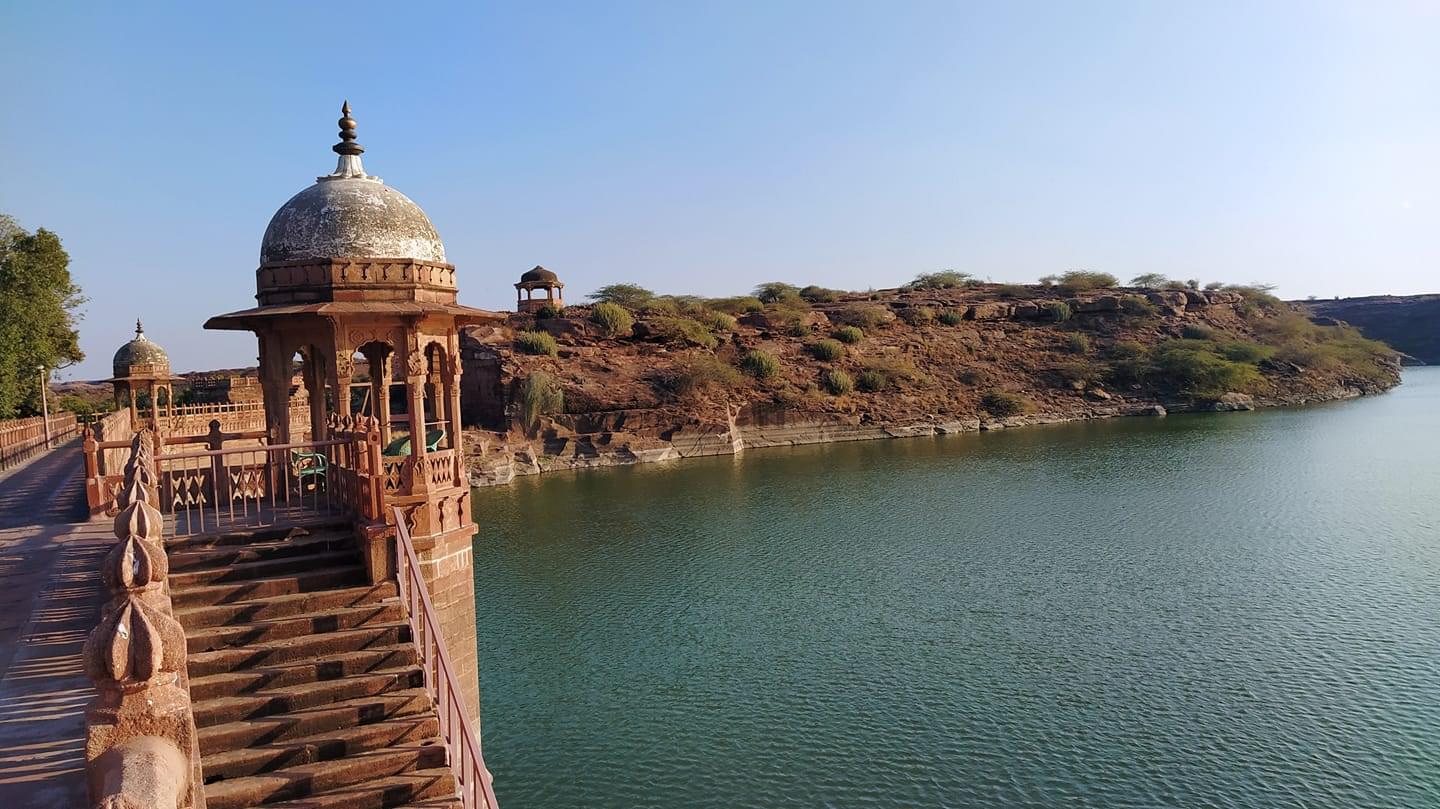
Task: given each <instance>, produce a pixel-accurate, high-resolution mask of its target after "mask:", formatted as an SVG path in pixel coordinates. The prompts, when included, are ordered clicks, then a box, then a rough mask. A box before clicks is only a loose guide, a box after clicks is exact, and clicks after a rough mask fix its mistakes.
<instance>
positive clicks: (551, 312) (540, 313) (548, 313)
mask: <svg viewBox="0 0 1440 809" xmlns="http://www.w3.org/2000/svg"><path fill="white" fill-rule="evenodd" d="M559 316H560V309H559V307H557V306H555V305H553V304H549V303H547V304H545V305H544V306H542V307H540V308H539V309H536V310H535V319H536V320H549V319H550V318H552V317H559Z"/></svg>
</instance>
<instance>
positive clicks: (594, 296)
mask: <svg viewBox="0 0 1440 809" xmlns="http://www.w3.org/2000/svg"><path fill="white" fill-rule="evenodd" d="M589 298H590V300H592V301H599V302H601V303H614V304H619V305H620V306H623V307H625V308H626V309H638V308H640V307H641V306H644V305H645V304H647V303H649V302H650V301H653V300H655V293H654V292H651V291H650V290H648V289H646V288H645V287H642V286H640V285H639V284H610V285H608V286H603V287H600V288H599V289H597V290H595V291H594V292H591V293H590V295H589Z"/></svg>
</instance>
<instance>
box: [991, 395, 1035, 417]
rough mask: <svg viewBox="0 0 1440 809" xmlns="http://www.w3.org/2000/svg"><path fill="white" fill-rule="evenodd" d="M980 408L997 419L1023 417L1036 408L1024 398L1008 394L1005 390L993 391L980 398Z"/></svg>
mask: <svg viewBox="0 0 1440 809" xmlns="http://www.w3.org/2000/svg"><path fill="white" fill-rule="evenodd" d="M980 406H981V407H983V408H985V412H987V413H989V414H990V415H992V416H995V417H997V418H1004V417H1006V416H1019V415H1023V414H1025V413H1029V412H1030V411H1031V410H1033V409H1034V407H1035V405H1034V404H1033V403H1031V401H1030V400H1029V399H1026V398H1025V397H1024V396H1021V395H1020V394H1018V393H1007V392H1005V391H1003V390H992V391H990V392H989V393H986V394H985V395H984V396H982V397H980Z"/></svg>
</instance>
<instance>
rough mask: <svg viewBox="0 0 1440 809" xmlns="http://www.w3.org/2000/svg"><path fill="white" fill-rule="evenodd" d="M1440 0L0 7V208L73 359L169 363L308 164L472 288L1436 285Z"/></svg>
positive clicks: (241, 303) (475, 298)
mask: <svg viewBox="0 0 1440 809" xmlns="http://www.w3.org/2000/svg"><path fill="white" fill-rule="evenodd" d="M1437 43H1440V3H1437V2H1434V0H1416V1H1415V2H1385V1H1384V0H1366V1H1364V2H1362V0H1355V2H1347V3H1337V2H1325V1H1324V0H1295V2H1283V3H1282V2H1272V3H1264V2H1260V3H1256V2H1247V3H1228V2H1204V3H1199V2H1191V3H1180V2H1129V3H1121V2H1088V3H1071V2H1052V3H1024V2H994V3H985V4H981V3H971V4H967V3H959V2H945V3H925V2H899V1H897V2H837V1H835V0H830V1H829V2H799V1H798V0H778V1H777V0H765V1H764V2H738V1H736V0H727V1H725V2H711V3H691V2H659V0H656V1H655V2H647V3H618V2H617V3H599V2H587V3H574V4H566V3H559V2H547V3H518V2H517V3H511V4H504V5H497V4H493V3H484V4H474V3H470V4H465V5H464V6H455V7H447V6H439V5H429V4H426V3H419V2H408V3H395V2H390V3H384V4H369V3H361V2H349V3H339V4H336V3H327V4H299V3H275V4H263V3H205V4H194V3H186V4H175V5H173V6H171V7H169V8H165V7H162V6H161V5H160V4H154V3H96V4H83V5H82V4H70V3H47V2H32V3H27V4H24V5H20V4H18V3H16V2H15V0H0V69H3V75H4V82H3V87H4V90H3V101H4V106H3V109H4V112H3V115H0V211H5V212H8V213H10V214H12V215H14V216H15V217H17V218H18V219H19V220H20V221H21V223H22V224H24V225H26V226H28V227H32V228H33V227H38V226H44V227H47V228H50V229H52V230H55V231H57V232H59V233H60V235H61V236H62V238H63V239H64V240H65V244H66V246H67V248H68V249H69V250H70V253H71V256H72V258H73V263H72V268H73V271H74V274H75V276H76V278H77V279H78V281H79V283H80V284H81V285H83V287H84V289H85V292H86V293H87V294H88V295H89V296H90V298H91V302H90V303H89V304H88V306H87V308H86V315H85V319H84V321H83V323H82V331H81V336H82V340H81V344H82V347H83V348H84V350H85V351H86V352H87V353H88V354H89V357H90V358H89V359H88V360H87V361H86V362H85V363H84V364H83V365H81V366H79V367H78V368H76V369H73V370H72V371H69V372H67V373H66V374H65V375H64V376H65V377H67V378H96V377H103V376H105V375H107V374H108V363H109V359H110V355H111V353H112V352H113V350H114V349H115V347H116V346H118V345H119V344H120V343H121V342H123V341H124V340H125V339H128V336H129V333H130V330H131V328H132V326H131V324H132V322H133V321H134V319H135V316H136V315H142V316H143V317H144V318H145V320H146V322H147V331H148V332H149V334H150V336H151V337H152V339H155V340H157V341H158V342H160V343H161V344H162V345H164V346H166V347H167V348H168V349H169V351H170V354H171V357H172V359H173V361H174V365H175V368H176V370H177V371H178V370H189V369H199V368H211V367H217V366H225V365H242V364H250V363H253V362H254V356H255V342H254V338H253V337H251V336H249V335H246V334H231V333H223V332H221V333H216V332H205V331H203V330H202V329H201V328H200V326H201V324H202V323H203V322H204V320H205V318H206V317H207V316H209V315H212V314H215V313H219V312H224V311H229V310H232V309H239V308H243V307H245V306H247V305H250V304H251V303H252V302H253V295H254V270H255V267H256V265H257V261H258V250H259V243H260V237H261V234H262V233H263V232H264V229H265V225H266V223H267V222H268V221H269V218H270V215H271V214H272V213H273V212H274V211H275V209H276V208H277V207H279V206H280V204H281V203H283V202H284V201H285V200H286V199H288V198H289V197H290V195H291V194H293V193H295V192H297V191H299V190H300V189H301V188H303V187H304V186H305V185H307V184H308V183H310V182H311V181H313V179H314V177H315V176H316V175H318V174H322V173H326V172H328V171H330V170H331V168H332V167H333V164H334V156H333V154H332V153H331V152H330V151H329V148H330V145H331V144H332V143H334V142H335V139H336V127H335V120H336V118H337V117H338V114H337V112H338V107H339V104H340V100H341V99H342V98H344V97H348V98H349V99H350V100H351V102H352V104H353V105H354V108H355V116H356V118H357V119H358V120H359V122H360V126H359V131H360V142H361V143H363V144H364V145H365V146H366V147H367V149H368V151H367V153H366V155H365V163H366V167H367V169H369V170H370V172H371V173H372V174H377V175H379V176H381V177H383V178H385V180H386V182H387V183H389V184H390V185H393V186H395V187H396V188H398V189H400V190H401V191H403V192H405V193H406V194H407V195H409V196H410V197H411V198H412V199H414V200H416V201H417V202H419V203H420V204H421V206H423V207H424V208H425V210H426V211H427V212H428V213H429V214H430V216H431V218H432V219H433V220H434V222H435V224H436V226H437V227H438V228H439V231H440V234H441V236H442V237H443V238H444V240H445V244H446V248H447V251H448V253H449V256H450V259H451V261H453V262H454V263H455V264H456V265H457V266H458V267H459V270H460V273H461V274H460V283H461V300H462V301H464V302H465V303H468V304H471V305H474V306H481V307H487V308H504V307H508V306H509V305H510V304H511V302H512V300H513V298H512V296H513V291H512V290H511V287H510V284H511V283H513V281H514V279H515V277H516V276H518V275H519V274H520V273H521V272H523V271H524V270H526V269H528V268H530V267H531V266H532V265H534V264H537V263H538V264H544V265H546V266H548V267H550V268H551V269H554V270H556V271H557V272H558V273H560V275H561V277H562V278H563V279H564V280H565V281H566V282H567V284H568V285H567V287H566V290H567V292H568V293H569V294H570V295H571V297H572V298H574V299H581V298H583V296H584V294H585V293H586V292H589V291H591V290H593V289H594V288H596V287H597V286H600V285H602V284H606V283H611V282H616V281H633V282H637V283H641V284H644V285H646V286H650V287H652V288H654V289H656V290H659V291H662V292H675V293H697V294H704V295H722V294H736V293H741V292H744V291H746V290H748V289H749V288H750V287H751V286H753V285H754V284H756V283H758V282H761V281H768V280H786V281H792V282H795V283H800V284H807V283H818V284H822V285H825V286H831V287H843V288H858V289H864V288H870V287H884V286H893V285H896V284H899V283H902V282H904V281H906V280H908V279H909V278H911V277H913V276H914V275H915V274H916V273H918V272H922V271H929V270H935V269H941V268H957V269H961V270H965V271H967V272H971V273H974V274H976V275H978V276H981V277H987V278H993V279H995V280H1005V281H1024V280H1033V279H1034V278H1036V277H1038V276H1040V275H1044V274H1047V273H1051V272H1056V271H1063V270H1065V269H1069V268H1077V267H1084V268H1093V269H1101V270H1107V271H1110V272H1113V273H1115V274H1116V275H1119V276H1121V277H1122V278H1129V277H1131V276H1134V275H1136V274H1138V273H1141V272H1149V271H1158V272H1163V273H1166V274H1169V275H1172V276H1175V277H1179V278H1192V277H1193V278H1199V279H1201V280H1204V281H1210V280H1223V281H1242V282H1243V281H1250V280H1262V281H1269V282H1272V283H1276V284H1279V285H1280V293H1281V294H1283V295H1286V296H1292V297H1303V296H1306V295H1312V294H1313V295H1320V296H1330V295H1359V294H1371V293H1382V292H1393V293H1411V292H1440V191H1437V189H1440V45H1437Z"/></svg>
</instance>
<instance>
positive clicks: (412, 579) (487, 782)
mask: <svg viewBox="0 0 1440 809" xmlns="http://www.w3.org/2000/svg"><path fill="white" fill-rule="evenodd" d="M392 511H393V516H392V519H393V520H394V522H395V557H396V559H395V561H396V567H397V569H396V572H395V581H396V584H397V585H398V586H399V589H400V603H401V604H402V605H403V606H404V608H405V618H406V620H408V621H409V623H410V636H411V637H412V638H413V639H414V641H415V646H416V648H417V649H418V650H419V652H420V667H421V668H422V669H423V670H424V672H425V688H426V690H428V691H429V692H430V698H431V699H432V700H434V702H435V711H436V712H437V713H438V714H439V715H440V736H441V738H443V739H444V740H445V746H446V748H448V749H449V751H450V769H451V771H453V772H454V773H455V777H456V779H457V780H458V781H459V788H460V789H459V791H460V801H461V804H462V806H463V807H464V809H499V804H498V803H497V802H496V801H495V790H494V787H492V786H491V782H492V781H493V780H494V779H493V778H492V777H491V775H490V770H489V768H487V767H486V766H485V756H484V755H482V754H481V752H480V734H478V733H476V732H475V726H474V725H473V724H472V723H471V721H470V712H471V711H472V710H473V709H474V707H473V706H469V705H466V704H465V696H464V694H465V691H464V689H462V688H461V687H460V682H459V680H458V678H457V674H456V671H455V665H454V664H453V663H451V662H450V654H449V652H448V651H446V648H445V634H444V632H443V631H442V630H441V628H440V619H439V615H438V613H437V612H436V610H435V605H434V604H433V603H431V600H430V588H429V586H427V585H426V583H425V575H424V574H423V573H422V572H421V569H420V557H419V556H418V555H416V553H415V543H414V542H413V541H412V540H411V539H410V526H409V525H408V524H407V523H406V521H405V514H404V513H403V512H402V511H401V510H400V509H399V508H398V507H396V508H394V509H392Z"/></svg>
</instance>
